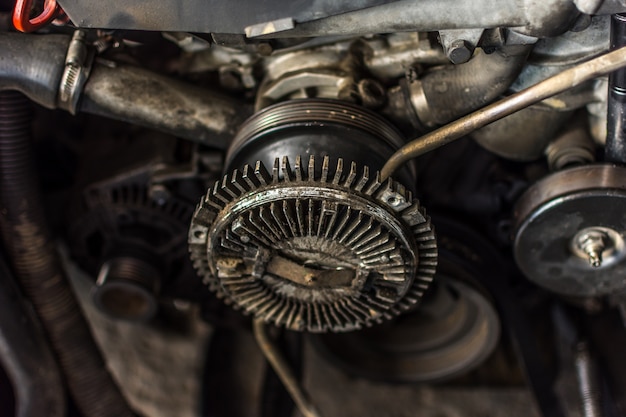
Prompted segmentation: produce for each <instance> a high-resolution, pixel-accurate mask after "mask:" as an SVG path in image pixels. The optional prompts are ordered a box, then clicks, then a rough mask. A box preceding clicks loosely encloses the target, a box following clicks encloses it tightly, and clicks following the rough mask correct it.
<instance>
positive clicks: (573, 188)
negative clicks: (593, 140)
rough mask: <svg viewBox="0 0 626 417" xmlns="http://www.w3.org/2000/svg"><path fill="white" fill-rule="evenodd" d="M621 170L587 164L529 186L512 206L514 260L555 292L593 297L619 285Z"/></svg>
mask: <svg viewBox="0 0 626 417" xmlns="http://www.w3.org/2000/svg"><path fill="white" fill-rule="evenodd" d="M625 178H626V168H623V167H618V166H614V165H608V164H605V165H588V166H581V167H576V168H572V169H567V170H564V171H560V172H558V173H555V174H552V175H550V176H548V177H546V178H544V179H543V180H541V181H539V182H538V183H537V184H535V185H533V186H532V187H531V188H530V189H529V190H528V191H526V193H525V194H524V195H523V196H522V198H521V199H520V200H519V202H518V203H517V205H516V209H515V219H516V235H515V258H516V261H517V264H518V265H519V267H520V268H521V270H522V271H523V272H524V274H525V275H526V276H527V277H528V278H529V279H530V280H532V281H534V282H536V283H537V284H539V285H542V286H544V287H546V288H548V289H550V290H553V291H555V292H558V293H561V294H565V295H574V296H597V295H605V294H609V293H611V292H613V291H616V290H621V289H623V288H624V287H625V286H626V285H625V283H624V280H623V279H622V278H621V277H623V276H624V274H625V273H626V262H625V257H626V250H625V246H624V233H625V232H626V216H624V213H625V212H626V180H625Z"/></svg>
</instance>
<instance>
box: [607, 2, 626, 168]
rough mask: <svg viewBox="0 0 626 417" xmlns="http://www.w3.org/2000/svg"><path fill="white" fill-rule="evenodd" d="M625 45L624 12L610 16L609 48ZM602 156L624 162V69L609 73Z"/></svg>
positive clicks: (625, 104) (625, 21) (625, 122)
mask: <svg viewBox="0 0 626 417" xmlns="http://www.w3.org/2000/svg"><path fill="white" fill-rule="evenodd" d="M623 46H626V14H615V15H613V16H612V17H611V49H617V48H621V47H623ZM604 158H605V160H606V161H607V162H616V163H619V164H626V69H624V68H622V69H619V70H617V71H615V72H613V73H611V74H610V75H609V94H608V113H607V129H606V146H605V148H604Z"/></svg>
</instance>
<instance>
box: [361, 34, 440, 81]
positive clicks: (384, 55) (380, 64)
mask: <svg viewBox="0 0 626 417" xmlns="http://www.w3.org/2000/svg"><path fill="white" fill-rule="evenodd" d="M365 42H366V44H367V46H368V48H369V51H367V52H366V53H365V54H364V55H365V56H364V57H363V63H364V64H365V67H366V68H367V71H368V72H369V73H370V74H372V75H373V76H374V77H376V78H377V79H380V80H394V79H396V78H397V77H401V76H403V75H404V74H405V73H406V70H407V68H410V67H411V65H414V64H416V63H419V64H424V65H443V64H446V63H447V62H448V59H447V57H446V55H445V54H444V53H443V50H442V49H441V47H439V45H437V44H436V43H431V40H430V39H429V38H428V37H427V36H426V34H425V33H418V32H405V33H404V32H401V33H391V34H388V35H385V36H379V37H375V38H372V39H367V40H366V41H365Z"/></svg>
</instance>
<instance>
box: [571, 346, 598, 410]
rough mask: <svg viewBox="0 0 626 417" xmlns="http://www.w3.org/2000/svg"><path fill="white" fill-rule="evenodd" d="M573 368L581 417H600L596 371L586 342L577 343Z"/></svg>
mask: <svg viewBox="0 0 626 417" xmlns="http://www.w3.org/2000/svg"><path fill="white" fill-rule="evenodd" d="M574 349H575V352H574V367H575V369H576V378H577V380H578V381H577V382H578V389H579V393H580V398H581V409H582V415H583V417H602V416H603V415H604V413H603V412H602V406H601V401H600V387H599V386H598V383H599V382H598V380H597V379H598V376H597V369H596V366H595V364H594V361H593V358H592V357H591V353H590V352H589V346H588V344H587V342H579V343H578V344H577V345H576V346H575V348H574Z"/></svg>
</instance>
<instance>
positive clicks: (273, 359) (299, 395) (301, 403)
mask: <svg viewBox="0 0 626 417" xmlns="http://www.w3.org/2000/svg"><path fill="white" fill-rule="evenodd" d="M253 328H254V337H255V338H256V341H257V344H258V345H259V347H260V348H261V351H262V352H263V355H264V356H265V358H266V359H267V361H268V362H269V363H270V365H271V366H272V368H273V369H274V371H275V372H276V374H277V375H278V377H279V378H280V380H281V382H282V383H283V384H284V385H285V388H286V389H287V391H288V392H289V394H290V395H291V398H292V399H293V402H294V403H295V404H296V406H297V407H298V410H299V411H300V413H301V414H302V415H303V416H304V417H321V415H320V413H319V412H318V411H317V409H316V408H315V406H314V405H313V403H312V402H311V400H310V399H309V398H308V395H307V394H306V392H305V391H304V388H302V385H301V384H300V382H299V381H298V379H297V378H296V376H295V375H294V372H293V370H292V369H291V366H290V365H289V364H288V363H287V360H286V359H285V357H284V356H283V354H282V353H281V352H280V349H279V348H278V347H277V346H276V344H275V343H274V341H272V339H271V337H270V335H269V334H268V331H267V330H268V329H267V325H266V324H265V323H264V321H263V320H262V319H255V320H254V321H253Z"/></svg>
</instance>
